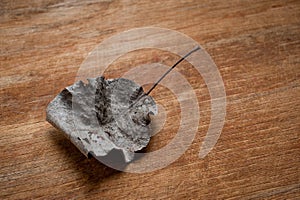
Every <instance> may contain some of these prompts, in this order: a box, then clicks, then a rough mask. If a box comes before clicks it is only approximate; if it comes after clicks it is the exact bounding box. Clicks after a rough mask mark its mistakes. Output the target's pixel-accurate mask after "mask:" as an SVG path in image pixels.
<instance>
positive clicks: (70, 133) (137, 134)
mask: <svg viewBox="0 0 300 200" xmlns="http://www.w3.org/2000/svg"><path fill="white" fill-rule="evenodd" d="M156 113H157V107H156V104H155V101H154V100H153V98H152V97H151V96H148V95H146V94H145V93H144V91H143V88H142V87H140V86H139V85H137V84H136V83H134V82H133V81H131V80H128V79H124V78H118V79H109V80H106V79H105V78H104V77H97V78H91V79H88V83H87V84H84V83H83V82H82V81H79V82H76V83H75V84H73V85H71V86H69V87H67V88H65V89H64V90H63V91H62V92H61V93H60V94H58V95H57V96H56V97H55V98H54V99H53V100H52V101H51V102H50V103H49V105H48V107H47V121H48V122H50V123H51V124H52V125H53V126H55V127H57V128H58V129H60V130H61V131H62V132H63V133H64V134H65V135H66V136H67V138H68V139H69V140H70V141H71V142H72V143H73V144H74V145H75V146H76V147H77V148H78V149H79V150H80V151H81V152H82V153H83V154H84V155H86V156H87V155H89V154H92V155H94V156H96V157H98V156H106V155H107V154H108V153H109V152H110V151H112V150H121V151H122V152H123V154H124V157H125V161H126V162H130V161H132V160H133V156H134V152H135V151H138V150H141V149H142V148H144V147H146V146H147V144H148V143H149V140H150V137H151V130H150V126H149V124H150V117H149V114H156Z"/></svg>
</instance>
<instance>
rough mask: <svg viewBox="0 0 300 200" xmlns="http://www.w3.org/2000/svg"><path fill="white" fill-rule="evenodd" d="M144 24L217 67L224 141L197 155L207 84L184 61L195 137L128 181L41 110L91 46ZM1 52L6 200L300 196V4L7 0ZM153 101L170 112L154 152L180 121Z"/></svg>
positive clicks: (167, 59)
mask: <svg viewBox="0 0 300 200" xmlns="http://www.w3.org/2000/svg"><path fill="white" fill-rule="evenodd" d="M143 26H158V27H163V28H169V29H174V30H177V31H180V32H182V33H185V34H187V35H189V36H190V37H192V38H193V39H195V40H196V41H198V42H199V43H200V44H201V45H202V46H203V47H204V48H205V49H206V50H207V52H208V53H209V54H210V55H211V56H212V58H213V59H214V61H215V63H216V64H217V66H218V68H219V70H220V73H221V75H222V78H223V80H224V84H225V88H226V93H227V103H228V104H227V116H226V122H225V126H224V129H223V132H222V135H221V137H220V139H219V140H218V143H217V144H216V146H215V147H214V149H213V150H212V151H211V152H210V153H209V154H208V156H207V157H205V158H204V159H199V157H198V152H199V148H200V145H201V142H202V141H203V138H204V136H205V134H206V132H207V129H208V124H209V121H210V113H211V111H210V97H209V93H208V89H207V87H206V85H205V83H204V81H203V79H202V78H201V76H198V75H196V73H194V72H193V70H192V69H190V68H189V67H188V66H187V64H183V65H181V66H180V67H179V68H178V69H177V70H178V71H180V72H182V73H183V74H184V75H185V77H186V78H187V80H189V81H190V82H191V85H192V87H193V89H194V90H195V92H196V94H197V97H198V100H199V108H200V110H201V120H200V122H199V129H198V132H197V135H196V138H195V140H194V141H193V143H192V145H191V146H190V147H189V149H188V150H187V151H186V152H185V154H184V155H182V156H181V157H180V158H179V159H178V160H177V161H176V162H174V163H173V164H171V165H170V166H168V167H166V168H164V169H161V170H158V171H155V172H151V173H146V174H131V173H124V172H117V171H114V170H111V169H110V168H108V167H105V166H103V165H102V164H100V163H99V162H97V161H96V160H95V159H86V158H85V157H84V156H83V155H82V154H81V153H80V152H79V151H78V150H77V149H76V148H75V147H74V146H73V145H72V144H71V143H70V142H69V141H68V140H67V139H66V138H65V137H64V136H63V135H62V134H61V133H60V132H59V131H57V130H56V129H55V128H54V127H52V126H51V125H50V124H49V123H47V122H46V121H45V108H46V106H47V104H48V103H49V101H50V100H52V99H53V98H54V97H55V96H56V94H58V92H60V91H61V90H62V89H63V88H64V87H66V86H68V85H70V84H72V83H73V82H74V80H75V76H76V73H77V70H78V69H79V66H80V64H81V63H82V62H83V60H84V58H85V57H86V56H87V55H88V53H89V52H90V51H92V49H93V48H94V47H95V46H96V44H98V43H100V42H101V41H103V40H104V39H105V38H108V37H110V36H112V35H114V34H116V33H120V32H122V31H125V30H128V29H131V28H135V27H143ZM0 44H1V46H0V47H1V48H0V50H1V51H0V63H1V68H0V74H1V75H0V103H1V107H0V108H1V113H0V116H1V121H0V134H1V137H0V149H1V154H0V199H30V198H34V199H35V198H41V199H143V198H145V199H299V198H300V189H299V188H300V137H299V136H300V90H299V89H300V57H299V53H300V2H299V1H297V0H294V1H275V0H269V1H250V0H249V1H239V0H234V1H221V0H213V1H210V0H206V1H196V0H195V1H192V0H187V1H177V0H173V1H129V0H123V1H109V0H102V1H93V0H91V1H79V0H66V1H61V0H45V1H41V0H36V1H27V0H26V1H21V0H17V1H7V0H4V1H1V3H0ZM177 58H178V57H176V56H175V55H172V54H170V53H168V52H159V51H154V50H148V51H139V52H136V53H130V54H127V55H125V56H124V57H122V58H120V59H119V60H117V61H116V62H115V63H114V64H113V65H112V67H111V68H110V70H108V71H107V73H106V74H107V76H108V77H118V76H119V75H120V74H122V70H125V71H126V70H127V69H129V68H130V66H133V65H135V64H138V63H145V62H153V61H156V62H162V63H165V64H168V65H171V64H172V63H174V61H175V60H176V59H177ZM188 69H190V70H188ZM153 96H154V98H155V99H156V100H157V101H159V102H160V103H161V104H163V105H165V106H166V107H167V108H169V109H168V110H169V112H168V120H167V123H166V126H165V127H164V129H163V130H162V131H161V132H160V133H159V134H158V135H157V136H155V137H154V138H153V140H152V141H151V144H150V147H149V150H150V151H151V150H155V149H159V148H161V147H162V146H164V145H166V144H167V143H168V141H169V140H170V139H172V137H173V136H174V132H176V129H177V128H178V125H177V124H178V120H179V113H178V112H176V110H177V111H178V109H176V108H177V107H178V102H177V101H176V99H175V97H174V96H173V95H172V93H171V92H170V91H169V90H168V89H166V88H164V87H160V88H158V90H156V92H155V93H154V94H153ZM162 159H163V158H162Z"/></svg>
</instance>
